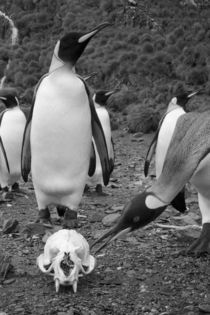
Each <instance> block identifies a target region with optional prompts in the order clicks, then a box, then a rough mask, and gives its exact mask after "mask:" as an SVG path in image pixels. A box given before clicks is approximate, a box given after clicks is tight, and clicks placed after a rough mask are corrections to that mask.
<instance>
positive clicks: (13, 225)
mask: <svg viewBox="0 0 210 315" xmlns="http://www.w3.org/2000/svg"><path fill="white" fill-rule="evenodd" d="M18 225H19V222H18V221H17V220H13V219H8V220H5V221H4V223H3V228H2V232H3V234H10V233H14V232H17V231H18V228H19V227H18Z"/></svg>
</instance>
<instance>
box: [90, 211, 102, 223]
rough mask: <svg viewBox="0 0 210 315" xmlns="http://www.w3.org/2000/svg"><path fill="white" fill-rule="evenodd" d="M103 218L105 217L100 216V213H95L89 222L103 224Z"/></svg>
mask: <svg viewBox="0 0 210 315" xmlns="http://www.w3.org/2000/svg"><path fill="white" fill-rule="evenodd" d="M102 217H103V216H102V215H101V214H99V213H94V214H93V215H91V216H90V217H89V222H90V223H95V222H101V220H102Z"/></svg>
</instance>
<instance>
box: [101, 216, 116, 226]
mask: <svg viewBox="0 0 210 315" xmlns="http://www.w3.org/2000/svg"><path fill="white" fill-rule="evenodd" d="M119 217H120V214H119V213H111V214H108V215H106V216H105V217H104V218H103V220H102V223H103V225H104V226H112V225H113V224H114V223H115V222H116V221H117V219H118V218H119Z"/></svg>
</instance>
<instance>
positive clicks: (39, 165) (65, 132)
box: [22, 23, 110, 228]
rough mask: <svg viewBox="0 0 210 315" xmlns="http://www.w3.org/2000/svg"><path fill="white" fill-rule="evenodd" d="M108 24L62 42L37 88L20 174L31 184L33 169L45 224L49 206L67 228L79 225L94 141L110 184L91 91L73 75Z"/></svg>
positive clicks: (105, 152) (26, 134)
mask: <svg viewBox="0 0 210 315" xmlns="http://www.w3.org/2000/svg"><path fill="white" fill-rule="evenodd" d="M109 25H110V24H109V23H103V24H101V25H99V26H97V27H96V28H95V29H93V30H92V31H90V32H87V33H77V32H73V33H69V34H67V35H65V36H64V37H62V38H61V39H60V40H59V41H58V42H57V44H56V46H55V49H54V53H53V58H52V62H51V66H50V70H49V73H48V74H47V75H45V76H44V77H43V78H42V79H41V80H40V82H39V83H38V86H37V88H36V95H35V101H34V104H33V106H32V108H31V113H30V115H29V119H28V121H27V126H26V129H25V134H24V142H23V148H22V174H23V178H24V180H25V181H27V177H28V173H29V172H30V164H31V172H32V180H33V185H34V189H35V194H36V199H37V202H38V208H39V214H38V219H37V221H38V222H41V223H43V224H49V223H51V220H50V212H49V205H51V204H54V205H56V206H57V210H58V214H59V215H64V222H63V226H64V227H67V228H71V227H73V226H74V225H75V224H76V219H77V210H78V205H79V203H80V201H81V198H82V194H83V191H84V186H85V182H86V178H87V173H88V169H89V166H90V169H91V173H93V171H94V168H93V167H91V165H90V151H91V139H92V136H93V137H94V140H95V142H96V146H97V149H98V152H99V156H100V159H101V163H102V169H103V180H104V184H105V185H107V183H108V181H109V175H110V163H109V159H108V152H107V147H106V141H105V137H104V134H103V130H102V127H101V124H100V121H99V119H98V116H97V114H96V111H95V107H94V104H93V101H92V99H91V97H90V93H89V89H88V87H87V85H86V83H85V82H84V80H82V79H81V78H80V77H79V76H77V75H76V74H75V64H76V62H77V60H78V59H79V57H80V56H81V54H82V53H83V51H84V49H85V47H86V45H87V44H88V42H89V41H90V39H91V38H92V37H93V36H94V35H96V34H97V33H98V32H99V31H100V30H102V29H103V28H105V27H107V26H109ZM30 152H31V153H30ZM30 155H31V157H30ZM89 174H90V172H89ZM90 175H91V174H90Z"/></svg>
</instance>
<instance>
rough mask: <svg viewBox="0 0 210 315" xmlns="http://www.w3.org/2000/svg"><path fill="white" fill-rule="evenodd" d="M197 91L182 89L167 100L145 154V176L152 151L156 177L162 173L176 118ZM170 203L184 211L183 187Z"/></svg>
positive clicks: (181, 113) (183, 111) (182, 113)
mask: <svg viewBox="0 0 210 315" xmlns="http://www.w3.org/2000/svg"><path fill="white" fill-rule="evenodd" d="M197 93H198V91H196V92H193V93H190V94H189V93H186V92H185V91H184V89H183V91H180V93H179V94H177V95H176V96H174V97H173V98H172V99H171V101H170V102H169V105H168V108H167V110H166V112H165V114H164V115H163V117H162V118H161V120H160V123H159V126H158V129H157V131H156V133H155V136H154V138H153V140H152V142H151V144H150V146H149V149H148V152H147V155H146V159H145V164H144V174H145V177H147V175H148V170H149V165H150V162H151V159H152V156H153V154H154V152H155V172H156V178H158V177H159V176H160V174H161V173H162V169H163V164H164V161H165V157H166V153H167V151H168V147H169V144H170V142H171V139H172V136H173V134H174V130H175V127H176V124H177V120H178V119H179V117H180V116H182V115H184V114H185V113H186V111H185V110H186V105H187V103H188V101H189V100H190V99H191V97H193V96H194V95H196V94H197ZM171 204H172V206H173V207H174V208H175V209H177V210H178V211H180V212H181V213H184V212H185V211H186V204H185V189H184V188H183V190H182V191H180V192H179V194H178V195H177V196H176V197H175V198H174V200H172V202H171Z"/></svg>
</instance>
